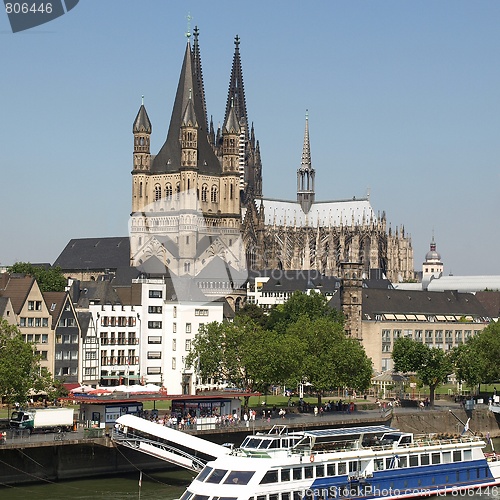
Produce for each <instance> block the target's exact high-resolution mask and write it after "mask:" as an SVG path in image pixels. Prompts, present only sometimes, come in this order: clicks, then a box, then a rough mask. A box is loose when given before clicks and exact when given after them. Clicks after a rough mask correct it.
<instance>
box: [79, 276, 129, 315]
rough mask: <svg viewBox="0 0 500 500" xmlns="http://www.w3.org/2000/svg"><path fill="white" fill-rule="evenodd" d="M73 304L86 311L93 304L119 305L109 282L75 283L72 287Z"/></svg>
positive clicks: (118, 300)
mask: <svg viewBox="0 0 500 500" xmlns="http://www.w3.org/2000/svg"><path fill="white" fill-rule="evenodd" d="M72 293H73V297H72V300H73V303H75V304H77V307H78V308H84V309H88V307H89V305H90V304H91V303H93V304H121V302H120V297H119V296H118V294H117V293H116V291H115V289H114V288H113V286H112V285H111V283H110V282H109V281H75V282H74V285H73V287H72Z"/></svg>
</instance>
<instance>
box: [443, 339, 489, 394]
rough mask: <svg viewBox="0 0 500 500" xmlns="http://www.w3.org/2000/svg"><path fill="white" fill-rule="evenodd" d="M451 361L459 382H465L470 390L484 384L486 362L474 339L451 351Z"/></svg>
mask: <svg viewBox="0 0 500 500" xmlns="http://www.w3.org/2000/svg"><path fill="white" fill-rule="evenodd" d="M451 361H452V363H453V366H454V373H455V377H456V379H457V380H459V381H460V382H465V384H466V385H467V386H468V387H470V388H475V387H477V386H478V385H479V384H480V383H481V382H482V377H483V373H484V366H483V364H484V360H483V358H482V356H481V355H480V353H479V352H478V350H477V349H476V343H475V342H474V338H473V337H471V338H470V339H469V340H468V341H467V342H466V343H465V344H460V345H458V346H456V347H454V348H453V350H452V351H451Z"/></svg>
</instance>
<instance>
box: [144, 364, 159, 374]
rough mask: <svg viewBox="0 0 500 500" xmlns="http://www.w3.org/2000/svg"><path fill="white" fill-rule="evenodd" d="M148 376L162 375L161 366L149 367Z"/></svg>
mask: <svg viewBox="0 0 500 500" xmlns="http://www.w3.org/2000/svg"><path fill="white" fill-rule="evenodd" d="M147 373H148V375H161V367H160V366H148V372H147Z"/></svg>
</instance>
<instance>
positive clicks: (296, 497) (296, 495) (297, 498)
mask: <svg viewBox="0 0 500 500" xmlns="http://www.w3.org/2000/svg"><path fill="white" fill-rule="evenodd" d="M302 498H304V492H303V491H302V490H301V491H294V492H293V500H302Z"/></svg>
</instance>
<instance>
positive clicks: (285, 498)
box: [281, 492, 290, 500]
mask: <svg viewBox="0 0 500 500" xmlns="http://www.w3.org/2000/svg"><path fill="white" fill-rule="evenodd" d="M281 500H290V493H288V492H286V493H282V494H281Z"/></svg>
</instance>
